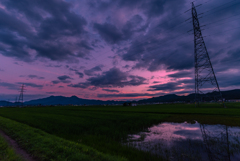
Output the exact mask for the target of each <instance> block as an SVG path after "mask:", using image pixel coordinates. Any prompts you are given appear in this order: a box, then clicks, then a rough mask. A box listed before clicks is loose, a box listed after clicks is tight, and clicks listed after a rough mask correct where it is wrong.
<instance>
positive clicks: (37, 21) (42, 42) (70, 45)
mask: <svg viewBox="0 0 240 161" xmlns="http://www.w3.org/2000/svg"><path fill="white" fill-rule="evenodd" d="M2 3H3V5H5V7H6V10H8V11H12V12H11V14H9V12H6V11H5V10H3V9H0V15H1V16H0V24H1V25H0V27H1V31H0V41H1V42H2V43H4V44H6V45H8V46H10V48H9V49H8V50H6V49H4V48H1V47H0V52H1V54H3V55H5V56H11V57H16V58H18V59H20V60H24V61H33V60H34V59H35V58H37V57H44V58H49V59H51V60H55V61H66V60H71V61H73V60H74V61H76V58H77V57H81V58H83V57H85V56H86V55H87V54H88V53H89V51H90V50H93V48H92V47H91V46H90V45H89V43H88V42H87V41H86V39H85V38H84V34H85V33H86V31H85V30H84V26H85V25H86V24H87V21H86V20H85V19H84V18H83V17H82V16H80V15H77V14H76V13H74V12H72V11H71V7H72V6H71V4H70V3H68V2H65V1H61V0H49V1H48V2H47V3H45V2H43V1H41V0H36V1H31V0H23V1H21V2H16V1H14V0H9V1H3V2H2ZM19 14H21V15H22V17H23V19H18V18H17V17H18V16H17V15H19ZM24 18H25V19H24ZM66 37H71V38H69V39H66ZM31 55H36V57H35V58H34V57H32V56H31Z"/></svg>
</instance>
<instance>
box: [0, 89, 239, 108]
mask: <svg viewBox="0 0 240 161" xmlns="http://www.w3.org/2000/svg"><path fill="white" fill-rule="evenodd" d="M213 94H214V93H208V95H209V96H211V95H213ZM222 95H223V98H225V99H226V100H230V99H240V89H235V90H229V91H222ZM202 96H203V97H205V96H206V94H204V95H202ZM194 98H195V94H189V95H187V96H178V95H176V94H168V95H164V96H159V97H153V98H149V99H143V100H139V101H132V102H135V103H139V104H145V103H155V102H179V101H181V102H193V100H194ZM124 102H125V101H101V100H90V99H82V98H78V97H76V96H72V97H64V96H50V97H46V98H42V99H36V100H31V101H27V102H24V105H40V104H41V105H68V104H73V105H84V104H86V105H103V104H109V105H111V104H123V103H124ZM16 105H17V104H16V103H12V102H8V101H0V106H16Z"/></svg>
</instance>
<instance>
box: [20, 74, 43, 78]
mask: <svg viewBox="0 0 240 161" xmlns="http://www.w3.org/2000/svg"><path fill="white" fill-rule="evenodd" d="M20 77H27V78H30V79H34V78H35V79H45V78H44V77H39V76H37V75H34V74H30V75H27V76H25V75H20Z"/></svg>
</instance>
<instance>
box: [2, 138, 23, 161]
mask: <svg viewBox="0 0 240 161" xmlns="http://www.w3.org/2000/svg"><path fill="white" fill-rule="evenodd" d="M0 160H1V161H22V159H21V158H20V156H18V155H17V154H16V153H15V152H14V150H13V149H12V148H11V147H10V146H9V145H8V143H7V142H6V141H5V140H4V138H3V137H2V136H1V135H0Z"/></svg>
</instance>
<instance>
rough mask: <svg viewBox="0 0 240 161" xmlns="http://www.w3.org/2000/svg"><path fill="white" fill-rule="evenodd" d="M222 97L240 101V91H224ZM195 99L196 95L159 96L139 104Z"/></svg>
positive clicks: (210, 94)
mask: <svg viewBox="0 0 240 161" xmlns="http://www.w3.org/2000/svg"><path fill="white" fill-rule="evenodd" d="M206 95H208V96H213V95H214V92H213V93H207V94H202V95H201V96H202V97H206ZM222 96H223V98H225V99H226V100H230V99H240V89H235V90H230V91H222ZM194 98H195V94H189V95H187V96H178V95H175V94H169V95H165V96H159V97H153V98H149V99H144V100H139V101H138V103H154V102H177V101H183V102H193V100H194Z"/></svg>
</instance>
